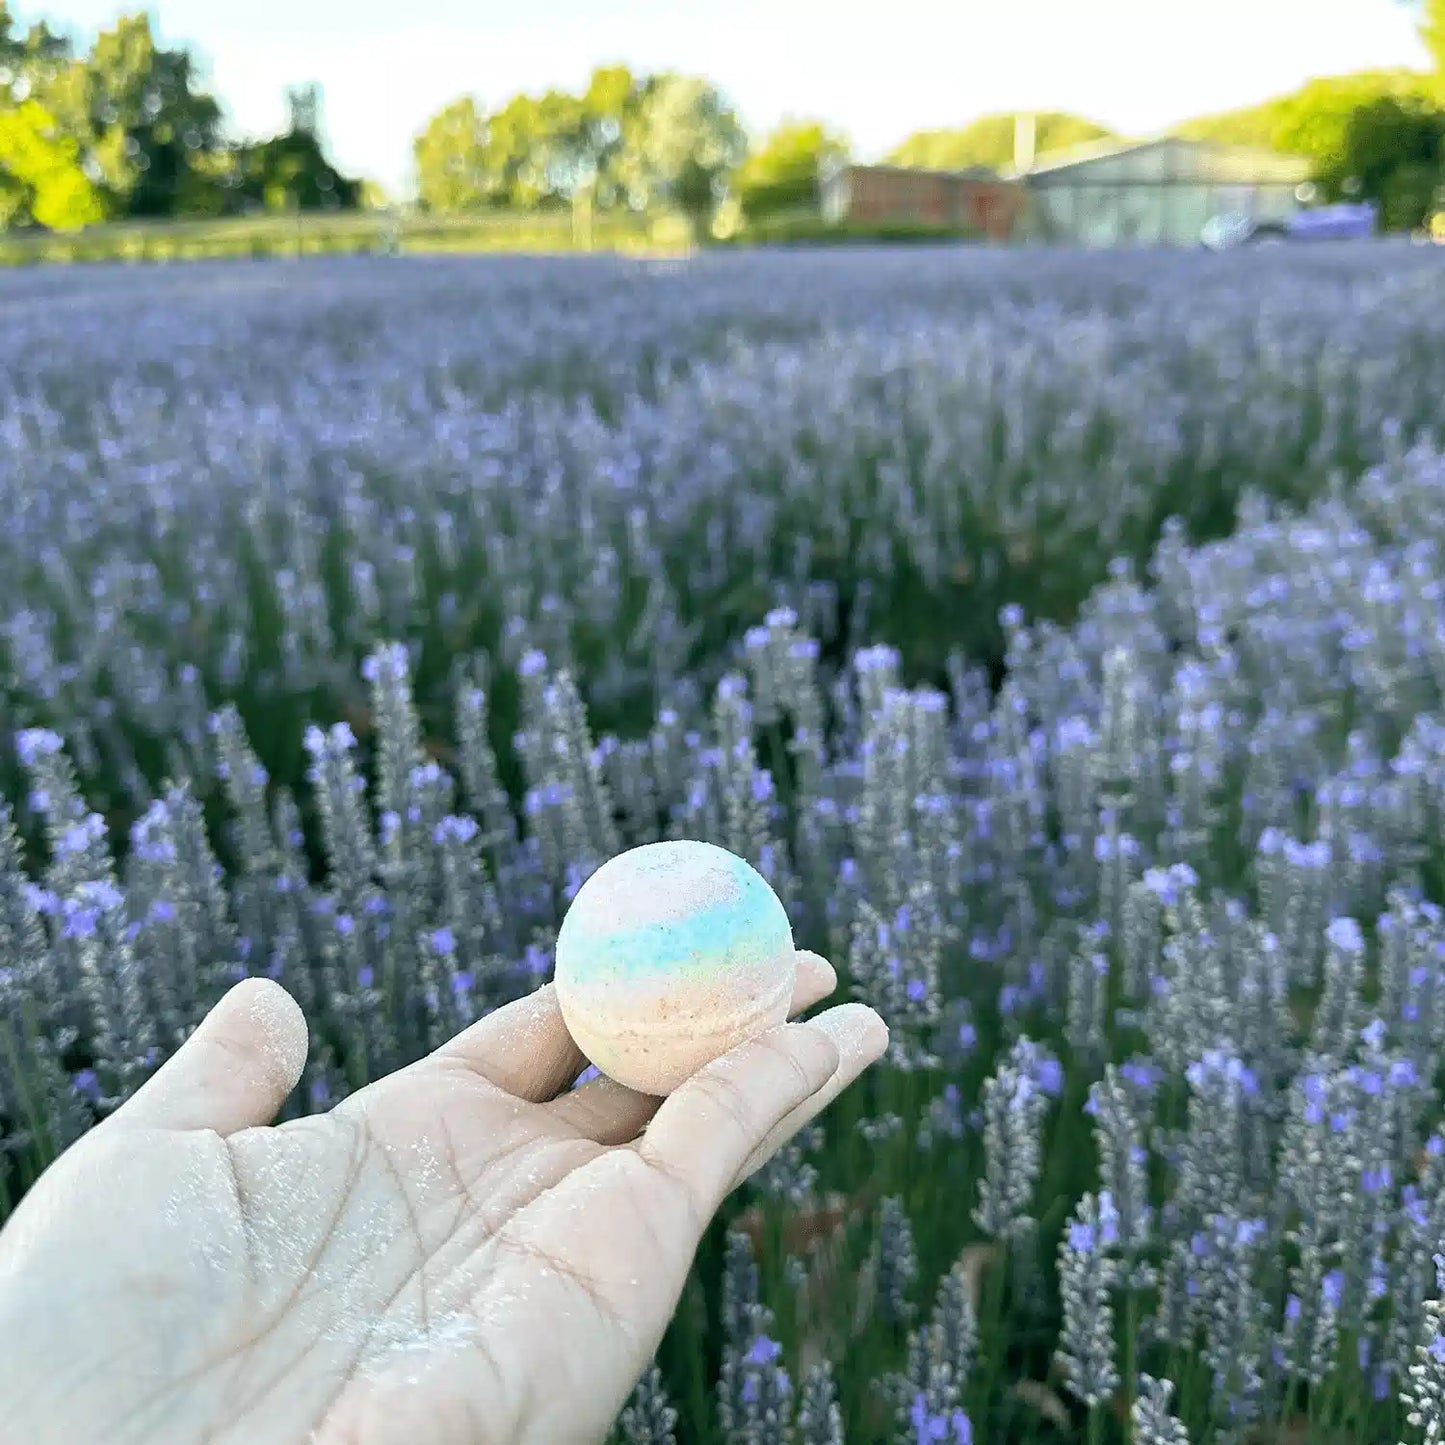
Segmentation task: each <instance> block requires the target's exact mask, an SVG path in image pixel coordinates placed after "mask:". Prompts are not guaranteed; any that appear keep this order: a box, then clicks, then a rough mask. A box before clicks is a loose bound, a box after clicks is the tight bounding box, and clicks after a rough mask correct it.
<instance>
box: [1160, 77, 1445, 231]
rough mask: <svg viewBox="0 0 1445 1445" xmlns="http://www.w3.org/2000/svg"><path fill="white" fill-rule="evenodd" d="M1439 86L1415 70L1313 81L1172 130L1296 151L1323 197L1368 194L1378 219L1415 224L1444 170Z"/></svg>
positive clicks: (1444, 109) (1443, 95) (1443, 104)
mask: <svg viewBox="0 0 1445 1445" xmlns="http://www.w3.org/2000/svg"><path fill="white" fill-rule="evenodd" d="M1442 130H1445V90H1442V88H1441V86H1440V85H1439V83H1438V82H1437V81H1436V79H1435V78H1434V77H1432V76H1429V75H1424V74H1421V73H1420V72H1418V71H1413V70H1378V71H1360V72H1358V73H1356V74H1353V75H1339V76H1328V77H1324V78H1322V79H1319V80H1312V81H1310V82H1309V83H1308V84H1307V85H1304V86H1302V87H1301V88H1300V89H1299V90H1297V91H1295V92H1293V93H1292V94H1290V95H1284V96H1278V97H1276V98H1275V99H1273V100H1269V101H1266V102H1265V103H1264V104H1262V105H1256V106H1249V107H1246V108H1245V109H1243V110H1235V111H1228V112H1225V113H1223V114H1221V115H1215V116H1204V117H1201V118H1200V119H1198V120H1194V121H1189V122H1187V123H1186V124H1184V125H1182V126H1180V127H1179V129H1178V133H1179V134H1180V135H1183V136H1187V137H1189V138H1191V139H1197V140H1212V141H1217V142H1219V143H1221V144H1226V145H1255V146H1263V147H1268V148H1269V149H1272V150H1278V151H1284V152H1289V153H1291V154H1294V155H1300V156H1304V157H1305V158H1306V159H1307V160H1309V161H1310V162H1311V163H1312V165H1313V168H1314V176H1315V179H1316V181H1317V182H1318V183H1319V185H1320V187H1321V189H1322V191H1323V193H1324V195H1325V197H1326V198H1327V199H1331V200H1337V199H1340V198H1342V197H1346V196H1349V197H1354V198H1358V199H1362V200H1370V201H1374V202H1375V203H1376V204H1377V205H1379V206H1380V208H1381V218H1382V221H1383V224H1384V225H1385V226H1386V227H1387V228H1388V229H1393V230H1399V229H1406V228H1411V227H1415V226H1418V225H1420V224H1421V223H1422V221H1423V220H1424V218H1425V216H1426V215H1427V214H1428V213H1429V211H1430V210H1431V209H1432V198H1433V196H1434V193H1435V191H1436V188H1437V187H1438V186H1440V185H1441V184H1442V182H1445V174H1442V156H1441V152H1440V135H1441V133H1442Z"/></svg>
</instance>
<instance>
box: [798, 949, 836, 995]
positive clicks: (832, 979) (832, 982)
mask: <svg viewBox="0 0 1445 1445" xmlns="http://www.w3.org/2000/svg"><path fill="white" fill-rule="evenodd" d="M804 960H806V961H807V966H808V968H809V969H810V970H811V971H812V972H813V973H816V974H817V975H818V981H819V982H820V983H823V984H826V985H827V989H828V992H829V993H832V992H833V990H834V989H835V988H837V987H838V971H837V969H835V968H834V967H833V965H832V964H831V963H829V962H828V960H827V959H826V958H824V957H823V955H822V954H821V953H813V952H812V951H811V950H809V949H806V948H800V949H799V950H798V962H799V964H802V963H803V961H804Z"/></svg>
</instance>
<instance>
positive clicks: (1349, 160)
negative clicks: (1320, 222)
mask: <svg viewBox="0 0 1445 1445" xmlns="http://www.w3.org/2000/svg"><path fill="white" fill-rule="evenodd" d="M1321 179H1322V180H1323V182H1324V183H1325V184H1326V185H1327V186H1328V187H1329V189H1330V190H1331V192H1333V193H1340V192H1343V190H1344V188H1345V185H1346V182H1351V183H1353V185H1354V186H1356V187H1357V188H1358V193H1359V194H1360V195H1361V196H1362V197H1363V198H1365V199H1367V200H1371V201H1374V202H1375V203H1376V204H1377V205H1378V206H1379V208H1380V220H1381V224H1382V225H1384V226H1385V227H1386V228H1387V229H1389V230H1396V231H1403V230H1414V229H1416V228H1417V227H1419V226H1422V225H1424V224H1425V221H1426V219H1427V218H1428V217H1429V216H1430V214H1431V213H1432V212H1433V211H1434V210H1435V209H1436V197H1437V195H1438V194H1439V192H1440V189H1441V187H1442V186H1445V110H1442V109H1441V108H1440V107H1439V106H1438V105H1432V104H1431V103H1430V102H1429V101H1427V100H1425V99H1423V98H1422V97H1419V96H1412V97H1407V98H1404V99H1401V98H1399V97H1396V96H1380V97H1378V98H1377V99H1375V100H1373V101H1371V102H1369V103H1368V104H1366V105H1362V106H1361V107H1360V108H1359V109H1358V110H1356V111H1355V112H1354V113H1353V114H1352V115H1351V117H1350V122H1349V126H1348V129H1347V131H1346V134H1345V141H1344V147H1343V154H1342V156H1341V158H1340V160H1339V162H1338V163H1337V166H1336V168H1335V170H1334V171H1333V172H1331V173H1328V174H1325V175H1323V176H1322V177H1321Z"/></svg>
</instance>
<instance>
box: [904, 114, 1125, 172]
mask: <svg viewBox="0 0 1445 1445" xmlns="http://www.w3.org/2000/svg"><path fill="white" fill-rule="evenodd" d="M1015 122H1016V117H1015V115H1014V114H1013V113H1008V114H1003V115H985V116H981V117H980V118H979V119H978V120H976V121H974V122H973V123H972V124H971V125H966V126H964V127H963V128H962V129H961V130H921V131H916V132H915V133H914V134H913V135H911V136H909V137H908V139H907V140H905V141H904V142H903V144H902V145H900V146H898V147H897V148H896V149H895V150H894V151H893V152H892V153H891V154H890V155H889V156H888V160H889V162H890V163H891V164H893V165H896V166H916V167H917V168H918V169H920V170H930V171H962V170H967V169H968V168H969V167H970V166H987V167H988V168H989V169H990V170H1002V169H1004V168H1005V167H1007V166H1011V165H1012V164H1013V160H1014V134H1015ZM1034 127H1035V129H1034V146H1035V149H1036V150H1037V151H1038V152H1043V151H1053V150H1063V149H1064V148H1065V147H1067V146H1072V145H1082V144H1084V143H1085V142H1087V141H1095V140H1114V139H1117V137H1116V136H1115V134H1114V132H1113V131H1111V130H1108V129H1107V128H1106V127H1104V126H1102V125H1098V124H1096V123H1095V122H1094V121H1091V120H1086V119H1085V118H1084V117H1083V116H1078V115H1069V114H1067V113H1066V112H1063V111H1053V110H1049V111H1041V112H1040V113H1039V114H1037V115H1036V116H1035V117H1034Z"/></svg>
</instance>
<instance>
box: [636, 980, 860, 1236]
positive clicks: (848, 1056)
mask: <svg viewBox="0 0 1445 1445" xmlns="http://www.w3.org/2000/svg"><path fill="white" fill-rule="evenodd" d="M887 1046H888V1029H887V1027H886V1026H885V1025H884V1023H883V1020H882V1019H881V1018H879V1017H878V1015H877V1014H876V1013H874V1012H873V1010H872V1009H870V1008H867V1007H865V1006H864V1005H863V1004H857V1003H852V1004H842V1005H840V1006H839V1007H838V1008H832V1009H829V1010H828V1011H827V1012H826V1013H823V1014H820V1015H819V1016H818V1017H817V1018H816V1019H811V1020H809V1021H808V1022H807V1023H799V1024H782V1025H780V1026H779V1027H778V1028H775V1029H770V1030H769V1031H768V1032H767V1033H765V1034H762V1035H760V1036H759V1037H758V1038H756V1039H753V1040H752V1041H751V1042H749V1043H746V1044H743V1045H741V1046H740V1047H739V1048H736V1049H734V1050H733V1051H732V1052H731V1053H728V1054H724V1055H723V1056H722V1058H720V1059H714V1060H713V1062H712V1063H710V1064H708V1065H707V1066H706V1067H705V1068H703V1069H700V1070H699V1071H698V1072H697V1073H696V1074H694V1075H693V1077H692V1078H690V1079H689V1080H687V1082H686V1083H684V1084H682V1085H680V1086H679V1087H678V1088H677V1089H676V1090H675V1091H674V1092H673V1093H672V1094H671V1095H670V1096H669V1097H668V1098H667V1099H666V1100H665V1101H664V1102H663V1105H662V1107H661V1108H660V1109H659V1110H658V1111H657V1116H656V1117H655V1118H654V1119H653V1121H652V1123H651V1124H650V1125H648V1128H647V1132H646V1133H645V1134H644V1135H643V1136H642V1138H641V1139H640V1140H639V1141H638V1144H637V1146H636V1147H637V1150H638V1153H639V1154H640V1155H641V1157H642V1158H643V1160H644V1161H645V1162H647V1163H648V1164H650V1165H652V1166H653V1167H654V1168H655V1169H657V1170H658V1172H659V1173H661V1174H663V1175H664V1176H666V1177H668V1178H670V1179H671V1180H673V1181H674V1182H676V1183H678V1184H680V1185H681V1186H682V1187H683V1188H684V1189H685V1190H686V1191H687V1194H688V1196H689V1198H690V1201H691V1203H692V1206H693V1209H694V1211H695V1213H696V1214H697V1216H698V1217H699V1218H700V1219H706V1218H708V1217H709V1216H711V1215H712V1213H713V1212H714V1211H715V1210H716V1209H717V1207H718V1206H719V1205H720V1204H721V1203H722V1202H723V1200H724V1199H725V1198H726V1197H727V1196H728V1194H729V1193H730V1192H731V1191H732V1189H733V1186H734V1185H735V1184H736V1183H737V1182H738V1179H739V1176H740V1175H741V1174H742V1173H743V1172H744V1170H745V1167H746V1166H747V1164H748V1162H749V1161H750V1160H751V1159H752V1158H753V1156H754V1155H755V1154H757V1153H758V1152H759V1151H760V1150H762V1149H764V1148H765V1147H769V1146H771V1147H772V1148H778V1147H781V1144H782V1143H783V1142H785V1138H784V1137H780V1134H779V1130H780V1126H781V1127H782V1128H788V1127H789V1126H791V1129H790V1133H789V1134H788V1135H787V1136H786V1137H791V1133H792V1132H796V1130H797V1129H799V1128H801V1127H802V1125H803V1124H804V1123H805V1122H807V1119H808V1118H811V1117H812V1113H816V1112H817V1111H816V1110H813V1111H812V1112H811V1113H810V1112H809V1111H808V1109H807V1108H806V1106H807V1105H808V1104H809V1102H810V1101H812V1100H815V1099H818V1098H819V1096H820V1095H824V1094H826V1096H827V1098H829V1099H831V1098H832V1097H834V1096H835V1095H836V1094H837V1093H839V1092H840V1091H841V1090H842V1089H844V1088H846V1087H847V1085H848V1084H850V1083H852V1082H853V1080H854V1079H856V1078H857V1077H858V1075H859V1074H861V1073H862V1072H863V1070H864V1069H866V1068H867V1067H868V1065H869V1064H871V1063H873V1062H874V1060H875V1059H877V1058H879V1057H880V1056H881V1055H882V1053H883V1051H884V1049H885V1048H887ZM823 1102H826V1101H825V1100H823V1101H820V1102H819V1103H818V1108H819V1109H821V1108H822V1107H823ZM794 1121H796V1122H794Z"/></svg>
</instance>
